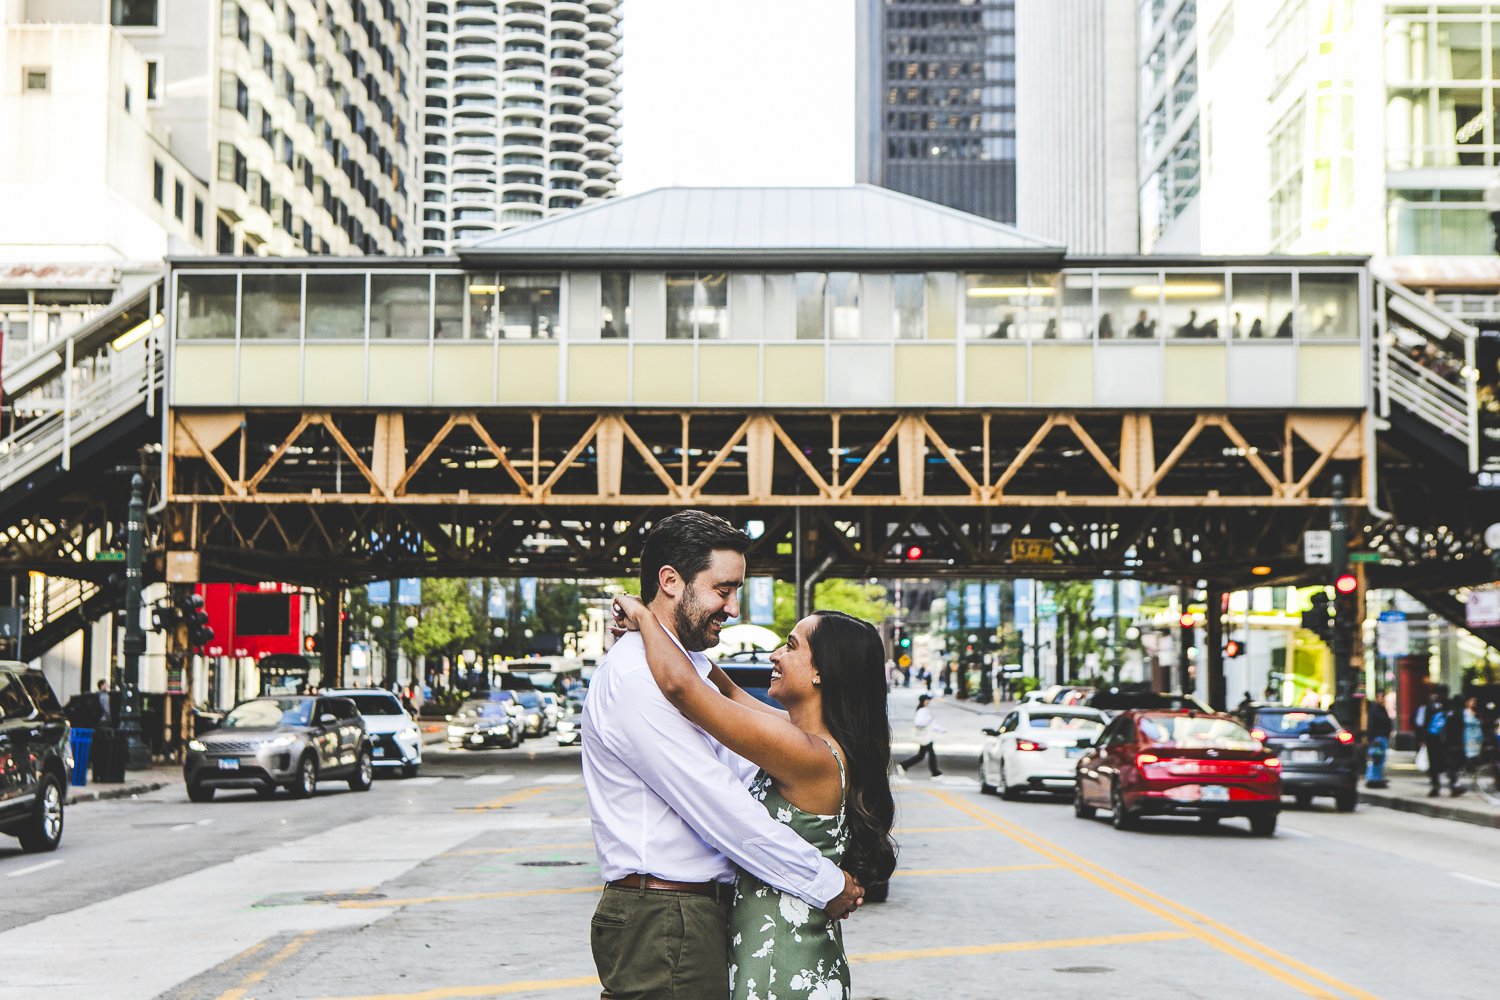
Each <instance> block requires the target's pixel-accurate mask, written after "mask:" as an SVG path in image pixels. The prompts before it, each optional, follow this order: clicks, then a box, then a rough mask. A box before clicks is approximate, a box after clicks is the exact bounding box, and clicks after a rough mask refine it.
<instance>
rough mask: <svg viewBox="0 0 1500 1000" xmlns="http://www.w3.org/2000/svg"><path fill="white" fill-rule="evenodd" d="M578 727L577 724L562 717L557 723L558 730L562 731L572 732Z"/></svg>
mask: <svg viewBox="0 0 1500 1000" xmlns="http://www.w3.org/2000/svg"><path fill="white" fill-rule="evenodd" d="M577 728H578V727H577V725H575V724H574V723H572V722H570V721H569V720H567V719H561V720H559V721H558V723H557V731H558V732H560V733H571V732H572V731H573V730H574V729H577Z"/></svg>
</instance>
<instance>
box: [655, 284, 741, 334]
mask: <svg viewBox="0 0 1500 1000" xmlns="http://www.w3.org/2000/svg"><path fill="white" fill-rule="evenodd" d="M728 312H729V276H728V275H727V274H723V273H721V272H720V273H709V274H703V273H696V272H692V271H674V272H668V274H667V339H668V340H694V339H696V340H721V339H723V338H724V337H725V336H726V335H727V334H728V322H727V320H728Z"/></svg>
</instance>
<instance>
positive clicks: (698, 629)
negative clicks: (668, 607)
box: [672, 591, 719, 653]
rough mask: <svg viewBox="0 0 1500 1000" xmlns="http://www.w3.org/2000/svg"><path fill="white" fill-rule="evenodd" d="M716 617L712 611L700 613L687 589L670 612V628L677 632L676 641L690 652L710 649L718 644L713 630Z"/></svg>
mask: <svg viewBox="0 0 1500 1000" xmlns="http://www.w3.org/2000/svg"><path fill="white" fill-rule="evenodd" d="M718 617H719V616H718V615H717V614H714V613H709V614H706V615H700V614H699V610H698V604H697V602H696V601H694V600H693V596H692V592H691V591H689V592H688V593H687V594H684V595H683V597H682V603H680V604H678V605H677V608H676V610H675V611H673V613H672V628H673V630H674V631H675V632H676V633H677V641H678V642H680V643H682V648H683V649H686V650H687V651H688V652H691V653H701V652H703V651H704V650H705V649H712V648H713V647H715V646H717V645H718V644H719V637H718V636H717V635H715V634H714V631H713V624H714V620H715V619H716V618H718Z"/></svg>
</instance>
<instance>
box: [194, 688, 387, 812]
mask: <svg viewBox="0 0 1500 1000" xmlns="http://www.w3.org/2000/svg"><path fill="white" fill-rule="evenodd" d="M374 776H375V765H374V754H373V753H372V750H371V746H370V738H369V735H368V734H367V733H366V731H365V721H364V719H363V718H362V717H361V716H360V714H359V709H357V708H355V707H354V702H352V701H350V700H349V699H348V698H337V697H329V696H327V695H317V696H313V695H300V696H294V697H279V698H252V699H250V700H249V701H243V702H240V703H239V704H238V705H236V706H235V707H234V708H232V709H230V711H229V714H228V715H226V716H224V721H223V723H221V724H220V726H219V728H218V729H215V730H214V731H213V732H211V733H204V734H202V735H201V736H199V737H198V738H196V739H192V740H189V741H188V745H187V759H186V760H185V761H184V762H183V765H182V778H183V781H184V782H186V784H187V791H188V798H190V799H192V800H193V801H194V802H207V801H209V800H210V799H212V798H213V797H214V792H216V791H217V790H219V789H220V788H253V789H254V790H255V792H256V794H257V795H259V796H260V797H261V798H270V797H271V796H272V795H274V794H276V789H278V788H285V789H286V790H287V792H288V793H289V794H290V795H291V796H292V797H293V798H298V799H305V798H308V797H310V796H311V795H312V794H313V793H314V792H316V791H317V790H318V783H319V782H320V781H322V780H324V779H336V778H343V779H345V780H347V781H348V782H349V788H350V789H351V790H352V791H356V792H364V791H368V790H369V788H370V784H371V782H372V781H373V780H374Z"/></svg>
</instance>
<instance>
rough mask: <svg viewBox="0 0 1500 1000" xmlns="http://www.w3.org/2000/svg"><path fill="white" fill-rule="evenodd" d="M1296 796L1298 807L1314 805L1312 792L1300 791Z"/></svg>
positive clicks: (1304, 807) (1303, 807)
mask: <svg viewBox="0 0 1500 1000" xmlns="http://www.w3.org/2000/svg"><path fill="white" fill-rule="evenodd" d="M1296 798H1297V808H1298V809H1306V808H1308V807H1310V806H1311V805H1312V793H1311V792H1298V793H1297V796H1296Z"/></svg>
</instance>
